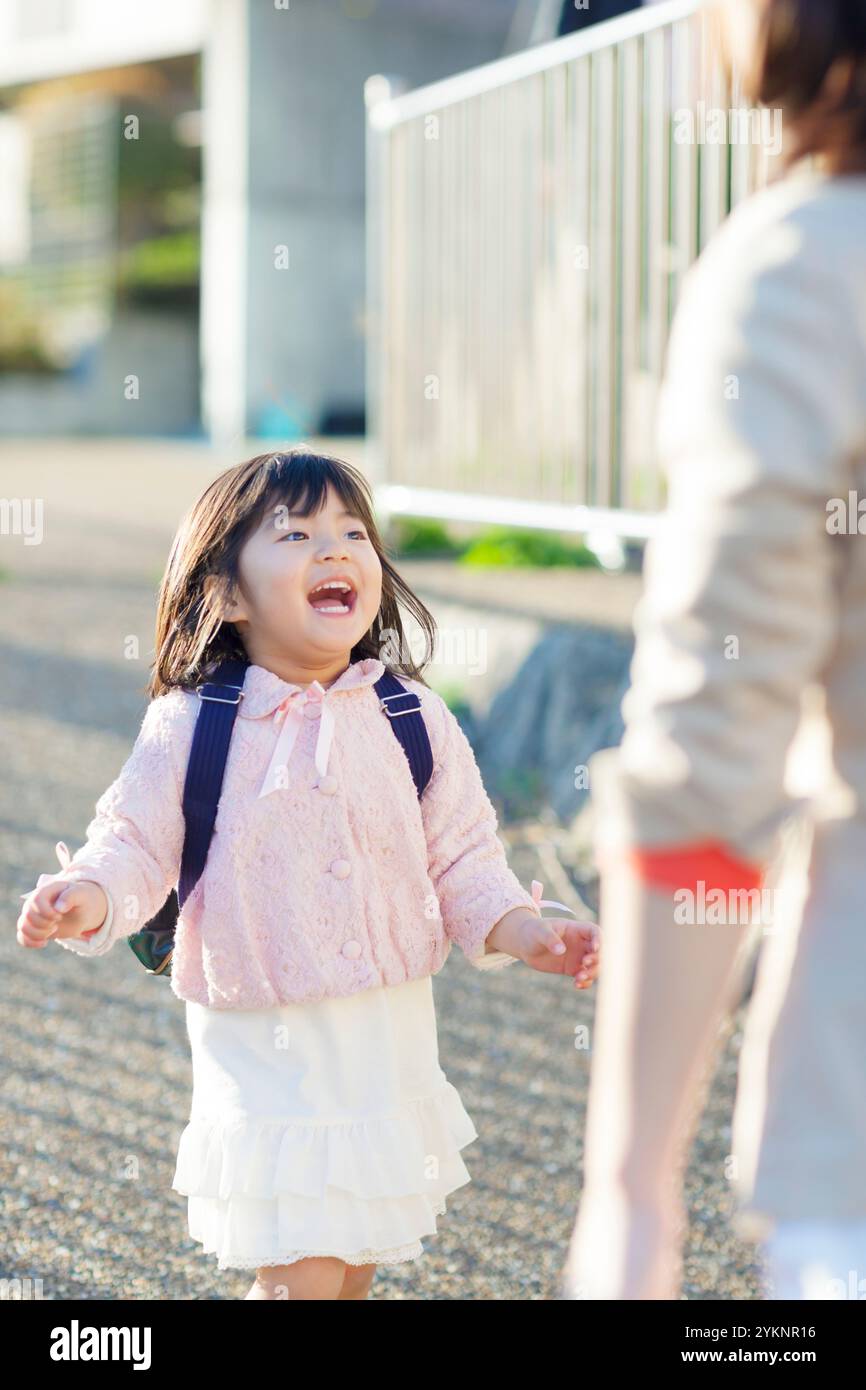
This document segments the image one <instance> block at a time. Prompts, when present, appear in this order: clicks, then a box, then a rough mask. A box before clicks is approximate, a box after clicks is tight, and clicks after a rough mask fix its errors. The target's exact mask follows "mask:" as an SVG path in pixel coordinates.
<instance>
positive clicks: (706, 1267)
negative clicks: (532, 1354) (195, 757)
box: [0, 441, 759, 1300]
mask: <svg viewBox="0 0 866 1390" xmlns="http://www.w3.org/2000/svg"><path fill="white" fill-rule="evenodd" d="M250 452H253V450H250ZM338 452H339V451H338ZM241 456H242V455H238V457H241ZM232 461H234V460H233V459H226V460H223V461H222V462H224V463H227V462H232ZM220 466H221V461H220V460H213V459H210V458H208V457H206V456H204V455H202V454H201V453H199V452H198V451H195V450H188V449H184V448H182V447H178V446H176V445H162V444H160V443H157V444H153V443H150V444H147V445H127V444H125V443H123V444H115V443H114V442H112V441H102V442H100V443H99V444H96V445H90V444H89V443H84V442H82V443H79V444H77V445H74V446H65V445H64V446H62V447H60V448H57V447H56V446H55V445H53V444H51V445H47V446H42V447H34V446H31V445H29V444H23V443H22V444H17V443H12V444H10V443H6V444H5V445H4V446H3V448H2V449H0V498H10V497H16V496H17V497H20V496H31V497H32V496H39V497H42V498H43V499H44V507H45V511H44V522H45V531H44V539H43V541H42V544H40V545H34V546H27V545H25V544H24V543H23V538H22V537H21V536H14V535H2V536H0V567H2V576H0V578H2V587H0V593H2V594H3V596H4V598H5V601H4V602H3V603H2V604H0V662H2V671H3V676H2V683H0V706H2V716H3V717H2V745H3V746H2V756H3V766H4V771H5V776H4V777H3V779H2V781H0V798H2V804H0V840H2V853H0V860H2V883H0V890H2V893H3V900H4V904H5V920H6V931H5V933H4V934H3V936H2V938H0V958H2V967H3V969H2V977H0V978H2V985H0V990H2V1015H0V1017H2V1025H0V1026H2V1028H3V1031H4V1033H5V1037H4V1039H3V1043H4V1046H3V1048H2V1055H3V1057H4V1058H5V1064H4V1067H3V1074H2V1109H3V1137H4V1142H3V1144H2V1148H0V1190H2V1192H3V1193H4V1199H3V1203H2V1208H0V1232H2V1236H0V1278H2V1277H15V1276H18V1277H25V1276H30V1277H31V1278H40V1279H41V1280H42V1287H43V1296H44V1297H45V1298H49V1299H63V1298H72V1297H74V1298H88V1299H89V1298H97V1299H102V1298H109V1299H112V1298H117V1299H127V1298H133V1299H139V1298H142V1299H154V1298H155V1299H189V1298H207V1299H212V1298H229V1299H236V1298H240V1297H242V1296H243V1294H244V1293H245V1291H246V1289H247V1287H248V1285H249V1279H248V1277H247V1275H246V1274H245V1273H243V1272H238V1271H232V1272H220V1271H218V1270H217V1268H216V1262H215V1259H214V1258H213V1257H211V1256H204V1255H202V1254H201V1253H200V1247H199V1246H197V1245H195V1244H194V1243H193V1242H191V1241H190V1240H189V1238H188V1236H187V1228H186V1208H185V1199H184V1198H182V1197H181V1196H179V1195H178V1194H176V1193H173V1192H172V1191H171V1190H170V1183H171V1177H172V1173H173V1168H174V1159H175V1153H176V1147H177V1140H178V1137H179V1135H180V1131H181V1129H182V1127H183V1125H184V1124H185V1122H186V1116H187V1108H188V1104H189V1097H190V1088H191V1076H190V1066H189V1057H188V1051H187V1041H186V1034H185V1029H184V1016H183V1009H182V1006H181V1005H180V1004H179V1002H178V1001H177V1000H176V999H175V997H174V996H173V995H172V994H171V992H170V990H169V988H168V986H167V984H165V983H164V982H162V981H157V980H154V979H151V978H150V977H148V976H147V975H145V973H144V971H143V970H142V969H141V967H140V966H139V965H138V964H137V963H136V962H135V960H134V958H133V956H132V953H131V951H129V950H128V948H126V947H125V945H124V944H123V943H120V944H119V945H118V946H117V947H116V948H115V949H114V950H113V951H112V952H111V953H110V954H109V955H108V956H106V957H103V958H102V959H100V960H97V961H86V960H79V959H77V958H75V957H73V956H72V955H71V954H70V953H69V952H66V951H61V950H60V949H59V948H52V947H48V948H47V949H46V950H45V951H24V950H22V949H21V948H20V947H18V946H17V944H16V942H15V933H14V924H15V919H16V917H17V913H18V895H19V894H20V893H22V892H24V891H26V890H28V889H29V888H31V887H32V886H33V883H34V882H35V879H36V876H37V874H38V873H39V872H41V871H53V870H54V869H55V868H56V867H57V865H56V862H55V855H54V844H55V842H56V841H57V840H59V839H63V840H65V841H66V842H67V844H68V845H69V846H70V848H72V849H73V850H74V849H76V848H77V847H78V846H79V845H80V844H81V843H82V840H83V834H84V828H85V826H86V825H87V823H88V821H89V820H90V818H91V816H92V812H93V805H94V802H95V800H96V798H97V796H98V795H99V794H100V792H101V791H102V790H103V789H104V788H105V787H106V786H107V785H108V784H109V782H110V781H111V780H112V779H113V777H114V776H116V774H117V771H118V770H119V768H120V766H121V764H122V762H123V761H124V759H125V757H126V756H127V754H128V752H129V749H130V747H131V743H132V740H133V739H134V737H135V733H136V731H137V728H138V724H139V721H140V718H141V715H142V713H143V709H144V701H143V696H142V691H143V688H144V684H145V682H146V679H147V675H148V663H149V660H150V643H151V640H152V630H153V604H154V596H155V591H156V586H157V584H158V581H159V577H160V575H161V572H162V566H163V564H164V561H165V557H166V554H167V549H168V544H169V541H170V539H171V534H172V530H173V527H174V525H175V524H176V522H177V520H178V519H179V516H180V514H181V512H182V510H183V509H184V508H185V506H186V505H187V504H188V502H189V501H191V500H192V498H193V497H194V496H195V495H196V493H197V492H198V491H199V490H200V488H201V486H202V485H203V483H204V482H205V481H206V480H207V479H208V478H209V477H211V476H213V474H214V472H215V471H217V469H218V468H219V467H220ZM434 581H435V582H434ZM525 581H526V576H525V574H521V575H515V576H505V577H504V581H503V577H502V576H498V577H496V579H495V585H494V586H493V587H494V588H495V590H496V593H497V595H498V598H497V602H498V603H499V604H500V605H501V603H502V602H503V595H504V594H505V593H506V590H507V591H508V592H510V593H511V595H512V596H513V597H512V601H513V602H514V604H515V605H518V606H519V604H520V603H521V601H523V600H522V598H521V596H524V598H525V595H526V593H527V589H526V582H525ZM412 582H413V583H416V584H417V585H418V587H419V589H420V590H421V592H422V596H423V597H424V598H425V601H428V602H429V603H430V606H431V607H432V608H433V610H434V612H435V610H436V594H437V593H441V592H442V586H443V585H448V584H452V583H453V581H452V579H451V577H450V576H448V575H447V574H444V573H443V570H442V567H441V566H439V567H436V569H435V570H434V569H433V568H432V567H431V570H430V585H429V592H426V591H425V589H424V566H423V564H422V563H421V562H417V561H416V562H415V563H414V565H413V575H412ZM469 582H470V581H469V579H468V578H467V579H463V580H461V583H469ZM472 582H473V583H474V584H476V585H477V586H478V588H477V591H476V593H475V594H474V596H473V601H474V602H476V603H478V602H483V601H484V593H483V592H482V590H483V586H484V582H485V581H484V580H483V578H478V577H476V579H475V580H474V581H472ZM603 582H604V581H601V583H602V584H603ZM599 583H600V580H599V577H598V576H596V575H590V576H584V577H583V579H582V578H581V576H580V575H579V574H576V575H573V576H560V577H559V579H558V580H557V581H556V584H555V593H554V592H553V589H551V597H550V603H551V606H553V605H554V604H555V605H557V606H558V607H559V608H561V610H562V611H563V612H566V611H569V604H571V603H574V604H576V605H578V606H579V605H580V604H581V603H586V604H587V605H588V607H590V608H591V609H592V611H593V612H599V611H602V609H601V607H600V605H604V603H606V602H607V601H608V600H607V599H606V598H605V595H606V594H609V606H610V610H611V613H612V615H613V616H612V620H613V621H617V622H620V621H622V615H623V612H624V611H625V608H627V604H628V601H629V592H630V591H629V590H628V589H627V586H628V585H629V584H630V583H631V577H625V578H624V580H623V582H622V583H618V582H617V581H611V585H610V588H609V589H608V590H604V589H600V588H599ZM563 584H565V585H568V586H570V587H571V596H570V597H567V596H565V595H564V594H563V590H562V588H561V585H563ZM590 589H591V592H590ZM632 590H633V585H632ZM454 596H455V595H454V593H453V589H449V592H448V597H449V599H451V600H453V598H454ZM526 601H528V600H526ZM537 601H538V597H537V594H536V597H534V598H533V599H532V602H533V603H535V602H537ZM624 605H625V607H624ZM131 638H133V639H135V638H137V639H138V642H139V646H140V656H139V657H138V659H128V658H127V657H126V656H125V651H127V650H128V649H129V642H130V639H131ZM504 835H505V838H506V839H507V840H508V842H509V845H510V849H511V862H512V865H513V867H514V869H515V871H516V872H517V873H518V875H519V876H520V878H521V881H522V882H524V883H526V884H527V886H528V884H529V882H530V880H531V879H532V878H533V877H539V878H541V879H542V880H543V881H544V882H545V888H546V894H547V895H548V896H554V897H560V896H561V893H562V891H563V890H562V889H561V887H560V886H558V885H555V884H554V882H553V880H552V879H551V877H550V869H549V862H547V861H545V860H544V858H543V856H544V855H546V854H547V855H549V853H550V845H551V842H552V838H553V832H552V831H551V830H550V828H549V827H543V826H542V827H538V826H522V827H519V828H512V827H505V828H504ZM539 854H541V855H542V858H541V859H540V858H539ZM435 993H436V1001H437V1010H438V1017H439V1037H440V1055H441V1059H442V1064H443V1066H444V1068H445V1070H446V1072H447V1074H448V1076H449V1078H450V1080H451V1081H453V1083H454V1084H455V1085H456V1086H457V1088H458V1090H459V1091H460V1094H461V1096H462V1098H463V1100H464V1103H465V1105H466V1107H467V1109H468V1111H469V1113H470V1114H471V1115H472V1117H473V1119H474V1120H475V1124H476V1128H477V1129H478V1131H479V1135H480V1137H479V1139H478V1140H477V1141H476V1142H475V1143H474V1144H472V1145H470V1146H469V1147H468V1148H467V1149H466V1150H464V1157H465V1159H466V1162H467V1166H468V1168H469V1170H470V1171H471V1173H472V1176H473V1181H472V1182H471V1183H470V1184H468V1185H467V1186H466V1187H464V1188H463V1189H461V1190H459V1191H458V1192H456V1193H455V1194H454V1195H453V1197H452V1198H451V1199H449V1206H448V1212H447V1215H446V1216H445V1217H442V1218H440V1221H439V1233H438V1235H437V1236H434V1237H430V1238H428V1240H427V1241H426V1242H425V1244H426V1247H427V1253H426V1255H425V1256H424V1257H423V1259H422V1260H421V1261H419V1262H418V1263H415V1264H407V1265H404V1266H397V1267H395V1268H394V1269H392V1270H391V1271H383V1272H381V1273H380V1274H379V1276H378V1277H377V1281H376V1285H375V1287H374V1296H375V1297H376V1298H390V1299H472V1300H475V1299H549V1298H552V1297H553V1296H554V1294H555V1289H556V1281H557V1278H558V1274H559V1270H560V1268H561V1264H562V1260H563V1256H564V1252H565V1248H566V1245H567V1242H568V1238H569V1236H570V1233H571V1229H572V1224H573V1220H574V1212H575V1203H576V1199H577V1195H578V1175H579V1171H580V1169H579V1165H580V1161H581V1143H582V1134H583V1124H584V1108H585V1100H586V1087H587V1070H588V1064H587V1057H586V1055H585V1054H584V1053H581V1052H579V1051H577V1050H575V1047H574V1029H575V1026H576V1025H577V1024H579V1023H589V1022H590V1021H591V1019H592V1013H593V1007H594V999H593V997H591V995H580V996H576V995H575V992H574V991H573V990H571V989H570V988H568V987H567V986H566V985H564V984H563V982H562V981H560V980H555V979H552V978H548V977H543V976H539V975H535V974H533V973H532V972H530V971H528V970H525V969H524V968H523V967H521V966H515V967H512V968H511V969H510V970H507V971H504V972H499V973H493V974H490V975H486V976H484V975H481V974H480V973H479V972H477V971H474V970H473V969H472V968H471V967H470V966H469V965H467V963H466V962H465V960H464V959H463V958H462V956H461V955H460V953H459V952H458V951H454V952H452V955H451V957H450V959H449V961H448V962H447V964H446V966H445V968H444V970H443V971H442V972H441V973H440V974H439V975H438V976H437V977H436V981H435ZM741 1022H742V1020H741V1016H740V1013H738V1014H737V1015H736V1016H735V1017H734V1018H733V1019H732V1020H731V1021H730V1027H729V1030H728V1037H727V1040H726V1042H725V1044H724V1046H723V1049H722V1051H721V1053H720V1056H719V1061H718V1067H717V1071H716V1075H715V1079H714V1082H713V1085H712V1088H711V1091H710V1094H709V1098H708V1104H707V1108H706V1112H705V1114H704V1117H703V1120H702V1124H701V1128H700V1133H699V1137H698V1140H697V1143H696V1145H695V1150H694V1156H693V1161H692V1164H691V1168H690V1172H689V1198H690V1203H691V1231H690V1238H689V1245H688V1251H687V1262H686V1280H685V1296H686V1297H688V1298H693V1299H701V1298H717V1299H718V1298H724V1299H729V1298H746V1299H750V1298H755V1297H757V1296H758V1292H759V1285H758V1269H757V1268H756V1266H755V1263H754V1260H753V1255H752V1250H751V1248H750V1247H745V1246H743V1245H741V1244H739V1243H737V1242H735V1241H734V1240H733V1239H732V1238H731V1236H730V1235H729V1233H728V1230H727V1225H726V1222H725V1216H726V1214H727V1213H728V1212H729V1211H730V1208H731V1195H730V1191H729V1187H728V1184H727V1182H726V1180H725V1178H724V1160H725V1156H726V1155H727V1154H728V1152H729V1150H730V1115H731V1106H732V1102H733V1094H734V1084H735V1066H736V1053H737V1047H738V1042H739V1030H740V1025H741Z"/></svg>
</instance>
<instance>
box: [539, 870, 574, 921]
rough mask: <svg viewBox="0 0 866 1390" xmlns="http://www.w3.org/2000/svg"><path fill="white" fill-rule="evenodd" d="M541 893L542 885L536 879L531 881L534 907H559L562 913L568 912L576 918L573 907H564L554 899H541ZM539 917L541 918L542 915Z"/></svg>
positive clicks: (542, 890) (563, 904)
mask: <svg viewBox="0 0 866 1390" xmlns="http://www.w3.org/2000/svg"><path fill="white" fill-rule="evenodd" d="M543 892H544V884H542V883H539V881H538V879H537V878H534V879H533V880H532V897H533V899H534V901H535V905H536V907H561V908H562V910H563V911H564V912H570V913H571V915H572V917H576V916H577V913H576V912H575V910H574V908H573V907H566V905H565V903H558V902H557V901H556V899H555V898H543V897H542V896H541V895H542V893H543ZM541 915H542V917H543V916H544V913H542V914H541Z"/></svg>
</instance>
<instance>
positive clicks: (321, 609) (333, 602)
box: [307, 583, 358, 618]
mask: <svg viewBox="0 0 866 1390" xmlns="http://www.w3.org/2000/svg"><path fill="white" fill-rule="evenodd" d="M357 601H358V595H357V594H356V592H355V590H354V589H353V588H351V587H350V586H348V585H346V584H342V583H334V584H326V585H323V586H322V587H321V588H319V587H318V586H317V587H316V588H315V589H314V590H313V591H312V592H311V593H309V594H308V595H307V602H308V603H309V605H310V607H311V608H315V610H316V612H317V613H321V614H322V615H323V617H325V618H344V617H348V615H349V614H350V613H352V612H353V610H354V608H355V604H356V603H357Z"/></svg>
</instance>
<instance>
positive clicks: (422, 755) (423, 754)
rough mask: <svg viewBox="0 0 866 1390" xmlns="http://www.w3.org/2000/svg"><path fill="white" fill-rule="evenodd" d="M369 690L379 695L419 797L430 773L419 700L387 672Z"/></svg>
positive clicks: (430, 761)
mask: <svg viewBox="0 0 866 1390" xmlns="http://www.w3.org/2000/svg"><path fill="white" fill-rule="evenodd" d="M373 689H374V690H375V691H376V694H377V695H378V696H379V704H380V705H381V707H382V709H383V710H384V711H385V713H386V714H387V716H388V718H389V719H390V721H391V728H392V729H393V730H394V733H395V734H396V735H397V738H398V739H399V740H400V742H401V743H402V745H403V750H404V752H405V754H406V757H407V758H408V759H409V767H410V768H411V770H412V780H413V782H414V783H415V788H416V790H417V792H418V797H419V800H420V798H421V797H422V796H423V794H424V788H425V787H426V786H427V783H428V782H429V781H430V778H431V777H432V775H433V750H432V748H431V747H430V737H429V735H428V733H427V725H426V724H425V723H424V716H423V714H422V713H421V702H420V700H419V699H418V696H417V695H415V694H414V693H413V692H412V691H411V690H407V689H406V687H405V686H404V685H401V684H400V682H399V681H398V679H397V677H396V676H393V675H392V674H391V672H390V671H385V673H384V675H381V676H380V677H379V679H378V680H377V681H376V684H375V685H374V687H373Z"/></svg>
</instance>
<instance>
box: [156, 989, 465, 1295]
mask: <svg viewBox="0 0 866 1390" xmlns="http://www.w3.org/2000/svg"><path fill="white" fill-rule="evenodd" d="M186 1018H187V1031H188V1034H189V1040H190V1046H191V1049H192V1064H193V1095H192V1104H191V1107H190V1118H189V1123H188V1124H187V1126H186V1128H185V1129H184V1131H183V1133H182V1134H181V1137H180V1143H179V1147H178V1154H177V1165H176V1168H175V1174H174V1179H173V1181H172V1188H173V1190H174V1191H175V1192H180V1193H183V1194H184V1195H186V1196H187V1197H188V1216H189V1233H190V1236H191V1237H192V1238H193V1240H196V1241H199V1242H201V1244H202V1246H203V1249H204V1253H205V1254H215V1255H216V1256H217V1260H218V1266H219V1268H220V1269H228V1268H241V1269H254V1268H257V1267H258V1266H260V1265H268V1264H292V1263H294V1261H296V1260H300V1259H303V1258H305V1257H306V1256H308V1255H335V1256H337V1257H339V1258H340V1259H341V1260H345V1261H346V1263H348V1264H371V1263H375V1264H396V1263H399V1262H401V1261H403V1260H414V1259H417V1258H418V1256H419V1255H422V1254H423V1253H424V1247H423V1245H422V1244H421V1239H420V1237H421V1236H424V1235H435V1233H436V1229H437V1227H436V1220H435V1218H436V1217H437V1216H440V1215H442V1214H443V1213H444V1212H445V1209H446V1207H445V1198H446V1196H447V1195H448V1193H450V1192H453V1191H454V1190H455V1189H456V1188H458V1187H462V1186H463V1185H464V1184H465V1183H467V1182H469V1181H470V1180H471V1178H470V1174H469V1172H468V1170H467V1168H466V1165H465V1164H464V1162H463V1160H462V1158H461V1156H460V1150H461V1149H462V1148H464V1147H465V1146H466V1145H467V1144H470V1143H471V1142H472V1140H473V1139H477V1137H478V1135H477V1133H476V1130H475V1126H474V1125H473V1123H472V1120H471V1119H470V1117H469V1115H468V1114H467V1112H466V1110H465V1109H464V1108H463V1103H462V1101H461V1099H460V1096H459V1094H458V1092H457V1090H456V1089H455V1087H454V1086H452V1084H451V1083H450V1082H449V1081H448V1079H447V1077H446V1076H445V1073H444V1071H443V1070H442V1068H441V1066H440V1065H439V1055H438V1038H437V1033H436V1017H435V1013H434V1008H433V985H432V978H431V977H430V976H429V975H428V976H425V977H423V978H421V979H417V980H409V981H407V982H406V983H405V984H402V985H393V986H386V987H380V988H374V989H368V990H363V991H361V992H360V993H358V994H353V995H349V996H348V997H346V998H340V999H324V1000H319V1001H317V1002H315V1003H303V1004H285V1005H281V1006H279V1007H276V1008H271V1009H210V1008H207V1007H206V1006H205V1005H202V1004H193V1003H189V1002H188V1003H187V1005H186Z"/></svg>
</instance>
